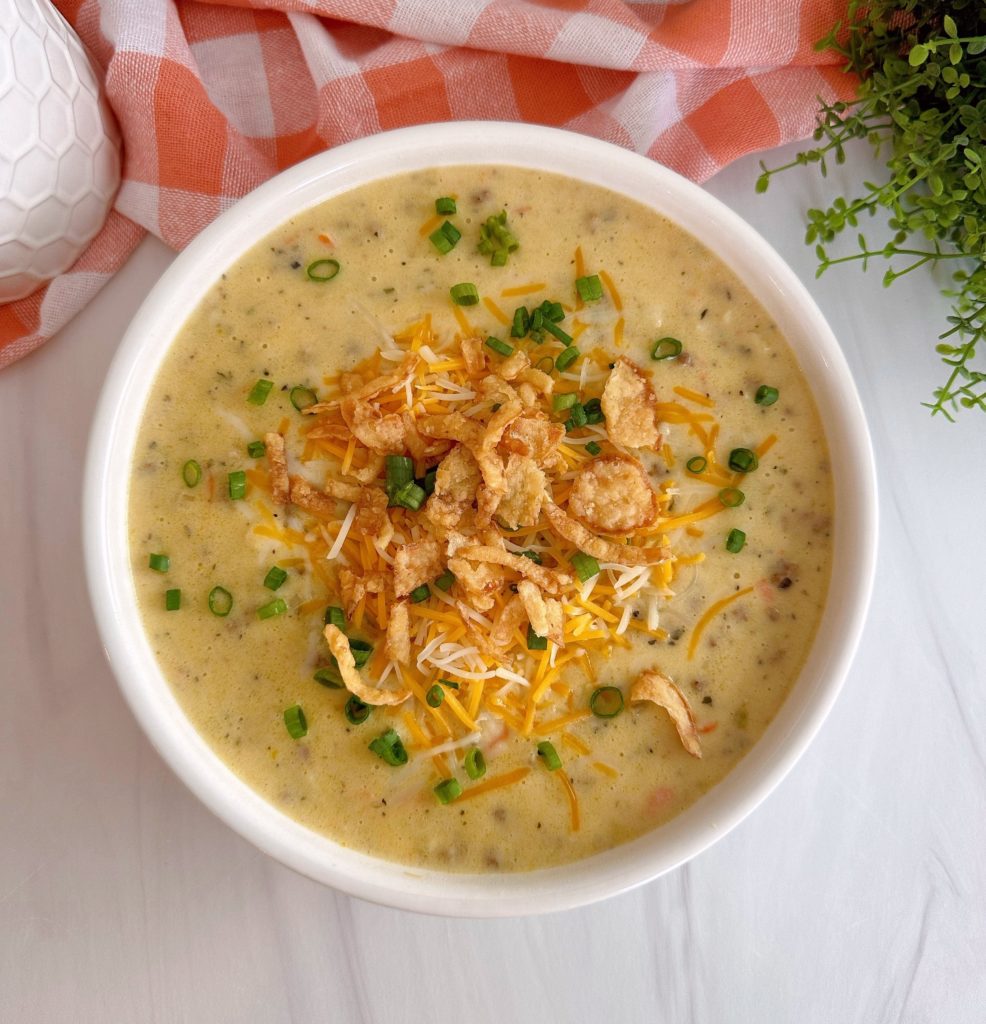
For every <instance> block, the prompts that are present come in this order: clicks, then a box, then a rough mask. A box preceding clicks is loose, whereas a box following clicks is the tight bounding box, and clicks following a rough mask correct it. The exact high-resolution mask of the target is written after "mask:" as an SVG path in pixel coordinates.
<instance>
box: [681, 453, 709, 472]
mask: <svg viewBox="0 0 986 1024" xmlns="http://www.w3.org/2000/svg"><path fill="white" fill-rule="evenodd" d="M708 464H709V460H708V459H707V458H706V457H705V456H704V455H693V456H692V457H691V458H690V459H689V460H688V461H687V462H686V463H685V469H687V470H688V472H689V473H704V472H705V467H706V466H708Z"/></svg>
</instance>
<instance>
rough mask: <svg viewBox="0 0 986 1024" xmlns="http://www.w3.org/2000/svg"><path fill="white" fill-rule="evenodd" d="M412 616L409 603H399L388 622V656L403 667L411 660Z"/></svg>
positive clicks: (393, 609) (391, 610) (392, 610)
mask: <svg viewBox="0 0 986 1024" xmlns="http://www.w3.org/2000/svg"><path fill="white" fill-rule="evenodd" d="M410 630H411V616H410V613H409V612H408V610H407V601H397V602H396V603H395V604H394V606H393V607H392V608H391V609H390V619H389V620H388V621H387V643H386V648H387V656H388V657H389V658H391V659H392V660H393V661H397V662H400V664H402V665H406V664H408V662H409V661H410V660H411V632H410Z"/></svg>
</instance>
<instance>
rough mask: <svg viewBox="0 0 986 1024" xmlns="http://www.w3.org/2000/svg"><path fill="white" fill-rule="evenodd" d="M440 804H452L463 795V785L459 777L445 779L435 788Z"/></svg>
mask: <svg viewBox="0 0 986 1024" xmlns="http://www.w3.org/2000/svg"><path fill="white" fill-rule="evenodd" d="M434 793H435V796H437V797H438V802H439V803H440V804H450V803H451V802H452V801H453V800H457V799H458V798H459V797H460V796H462V786H461V785H460V784H459V780H458V779H443V780H442V781H441V782H439V784H438V785H437V786H436V787H435V789H434Z"/></svg>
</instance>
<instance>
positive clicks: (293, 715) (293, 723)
mask: <svg viewBox="0 0 986 1024" xmlns="http://www.w3.org/2000/svg"><path fill="white" fill-rule="evenodd" d="M284 724H285V726H286V727H287V730H288V734H289V735H290V737H291V739H293V740H300V739H301V737H302V736H307V735H308V719H307V718H305V713H304V711H302V710H301V705H300V704H294V705H293V706H292V707H289V708H285V710H284Z"/></svg>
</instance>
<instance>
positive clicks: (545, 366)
mask: <svg viewBox="0 0 986 1024" xmlns="http://www.w3.org/2000/svg"><path fill="white" fill-rule="evenodd" d="M554 368H555V361H554V359H552V358H551V356H541V358H540V359H539V360H538V361H537V362H536V363H535V364H534V369H535V370H540V371H541V372H542V373H551V371H552V370H553V369H554Z"/></svg>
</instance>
